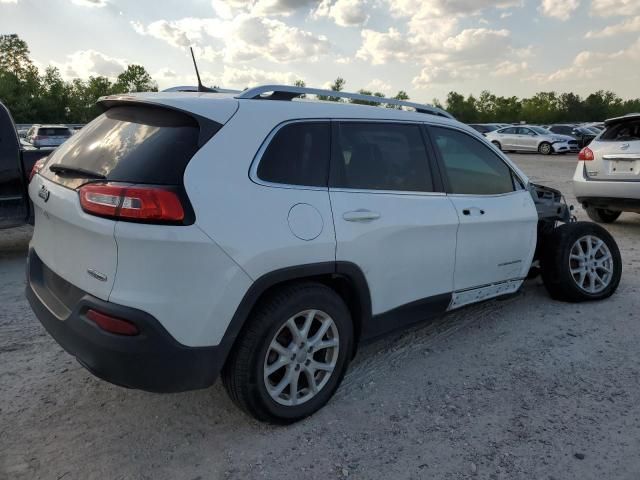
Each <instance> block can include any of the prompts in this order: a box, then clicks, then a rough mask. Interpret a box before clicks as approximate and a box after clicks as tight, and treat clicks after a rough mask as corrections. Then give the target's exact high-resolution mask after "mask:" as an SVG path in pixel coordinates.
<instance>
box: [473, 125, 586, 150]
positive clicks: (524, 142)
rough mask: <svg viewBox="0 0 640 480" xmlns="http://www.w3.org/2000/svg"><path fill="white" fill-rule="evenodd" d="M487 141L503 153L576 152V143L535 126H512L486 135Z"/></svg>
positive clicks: (571, 138)
mask: <svg viewBox="0 0 640 480" xmlns="http://www.w3.org/2000/svg"><path fill="white" fill-rule="evenodd" d="M485 136H486V137H487V139H488V140H489V141H490V142H491V143H493V144H494V145H495V146H496V147H497V148H499V149H500V150H503V151H505V152H538V153H540V154H542V155H551V154H552V153H568V152H577V151H578V150H579V148H578V142H577V141H576V140H575V139H574V138H573V137H569V136H566V135H556V134H554V133H551V132H549V131H548V130H545V129H544V128H542V127H537V126H535V125H527V126H519V127H518V126H513V127H507V128H501V129H500V130H496V131H494V132H489V133H486V134H485Z"/></svg>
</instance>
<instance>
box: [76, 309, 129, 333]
mask: <svg viewBox="0 0 640 480" xmlns="http://www.w3.org/2000/svg"><path fill="white" fill-rule="evenodd" d="M87 318H88V319H89V320H91V321H92V322H94V323H95V324H96V325H98V326H99V327H100V328H101V329H102V330H104V331H105V332H109V333H115V334H116V335H128V336H133V335H138V333H140V330H138V327H137V326H136V325H135V324H133V323H131V322H129V321H128V320H123V319H121V318H116V317H112V316H111V315H107V314H106V313H101V312H98V311H96V310H88V311H87Z"/></svg>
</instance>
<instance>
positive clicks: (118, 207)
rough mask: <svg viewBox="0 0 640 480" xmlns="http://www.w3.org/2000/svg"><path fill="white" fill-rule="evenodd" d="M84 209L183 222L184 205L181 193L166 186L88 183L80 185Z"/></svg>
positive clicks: (105, 214)
mask: <svg viewBox="0 0 640 480" xmlns="http://www.w3.org/2000/svg"><path fill="white" fill-rule="evenodd" d="M79 193H80V205H81V206H82V209H83V210H84V211H85V212H87V213H90V214H92V215H98V216H101V217H109V218H117V219H125V220H126V219H129V220H140V221H150V222H179V221H181V220H183V219H184V209H183V208H182V203H181V202H180V198H179V197H178V195H177V194H176V193H175V192H173V191H171V190H168V189H166V188H162V187H143V186H131V187H130V186H122V185H118V184H115V183H88V184H86V185H83V186H82V187H80V189H79Z"/></svg>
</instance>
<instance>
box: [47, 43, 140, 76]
mask: <svg viewBox="0 0 640 480" xmlns="http://www.w3.org/2000/svg"><path fill="white" fill-rule="evenodd" d="M128 63H129V62H127V61H126V60H124V59H121V58H114V57H110V56H108V55H106V54H104V53H102V52H98V51H96V50H78V51H76V52H74V53H71V54H69V55H67V60H66V62H62V63H58V62H51V65H53V66H54V67H57V68H58V69H59V70H60V74H61V75H62V76H63V77H64V78H67V79H72V78H83V79H86V78H88V77H90V76H94V77H95V76H104V77H109V78H115V77H116V76H118V75H119V74H120V73H122V71H123V70H124V69H125V68H127V64H128Z"/></svg>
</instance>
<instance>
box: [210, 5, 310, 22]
mask: <svg viewBox="0 0 640 480" xmlns="http://www.w3.org/2000/svg"><path fill="white" fill-rule="evenodd" d="M318 3H320V0H212V2H211V5H212V6H213V9H214V11H215V12H216V15H218V16H219V17H220V18H222V19H225V20H231V19H232V18H233V17H235V16H236V15H238V14H241V13H251V14H253V15H284V16H288V15H291V14H292V13H293V12H295V11H296V10H300V9H303V8H308V9H311V8H312V7H314V6H315V5H317V4H318Z"/></svg>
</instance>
